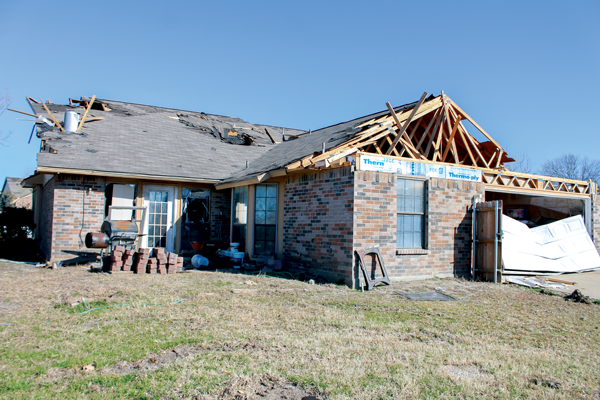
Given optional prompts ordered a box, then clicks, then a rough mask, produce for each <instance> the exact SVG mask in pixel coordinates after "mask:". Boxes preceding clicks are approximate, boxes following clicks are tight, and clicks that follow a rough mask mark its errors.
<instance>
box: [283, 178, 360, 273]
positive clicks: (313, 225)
mask: <svg viewBox="0 0 600 400" xmlns="http://www.w3.org/2000/svg"><path fill="white" fill-rule="evenodd" d="M353 179H354V178H353V173H352V171H351V170H350V168H338V169H333V170H323V171H315V172H311V173H308V174H304V175H294V176H290V177H288V178H287V180H286V182H285V206H284V220H283V252H284V258H285V261H286V262H287V263H291V264H296V265H298V264H302V265H303V266H305V267H309V268H310V270H311V272H313V273H318V274H320V275H323V276H326V277H328V278H329V279H332V280H334V281H343V282H344V283H345V284H347V285H352V281H353V276H352V210H353V203H354V199H353V197H354V194H353V192H354V190H353Z"/></svg>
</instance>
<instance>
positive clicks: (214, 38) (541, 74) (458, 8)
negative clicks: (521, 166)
mask: <svg viewBox="0 0 600 400" xmlns="http://www.w3.org/2000/svg"><path fill="white" fill-rule="evenodd" d="M58 4H60V5H58ZM599 17H600V2H598V1H584V0H582V1H575V2H564V1H560V2H559V1H502V2H482V1H455V2H446V1H427V2H414V1H411V2H402V1H370V2H353V1H343V2H342V1H339V2H333V1H303V2H298V3H292V2H281V1H253V2H240V1H227V2H226V1H221V2H215V1H212V2H204V1H194V2H192V1H190V2H186V1H169V2H162V1H144V2H141V1H140V2H137V1H120V2H113V1H103V2H100V3H98V2H83V1H77V2H68V1H61V2H47V1H27V2H15V1H4V2H0V38H1V39H0V91H2V92H4V91H6V92H7V93H8V95H9V96H10V97H11V99H12V103H11V108H16V109H19V110H24V111H30V109H29V106H28V104H27V102H26V100H25V96H32V97H34V98H37V97H38V96H41V97H42V98H43V99H44V100H47V99H50V100H52V102H54V103H63V104H64V103H67V102H68V98H69V97H71V98H77V99H78V98H79V97H81V96H92V95H94V94H95V95H97V96H98V97H100V98H105V99H113V100H121V101H128V102H135V103H142V104H151V105H157V106H165V107H172V108H180V109H185V110H191V111H199V112H200V111H202V112H207V113H215V114H221V115H230V116H236V117H241V118H243V119H245V120H247V121H249V122H253V123H266V124H272V125H279V126H285V127H291V128H299V129H309V128H310V129H313V130H314V129H318V128H321V127H324V126H327V125H331V124H334V123H338V122H341V121H346V120H349V119H353V118H356V117H359V116H363V115H366V114H370V113H372V112H376V111H380V110H383V109H385V102H387V101H389V102H391V103H392V104H393V105H395V106H396V105H401V104H405V103H408V102H412V101H416V100H418V99H419V97H420V96H421V94H422V93H423V92H424V91H426V92H428V93H433V94H436V95H438V94H440V92H441V91H442V90H444V92H445V93H446V94H448V95H449V96H450V97H451V98H452V99H453V100H454V101H456V102H457V103H458V104H459V105H460V106H461V107H462V108H463V109H464V110H465V111H466V112H467V113H469V114H470V115H471V116H472V117H473V118H474V119H475V120H476V121H477V122H478V123H479V124H480V125H481V126H482V127H483V128H484V129H486V131H487V132H488V133H490V134H491V135H492V136H493V137H494V139H496V140H497V141H498V142H499V143H500V144H501V145H502V146H503V147H504V148H505V149H506V150H507V151H508V153H509V155H512V156H515V155H518V154H520V153H524V152H526V153H528V154H529V157H530V158H531V160H532V161H533V162H534V163H535V164H536V166H537V167H538V168H539V167H540V166H541V164H542V163H543V162H544V161H545V160H547V159H550V158H553V157H557V156H559V155H561V154H565V153H573V154H580V155H583V156H588V157H591V158H600V156H597V149H598V148H600V138H599V135H598V134H599V133H600V132H599V130H600V128H599V126H600V124H598V116H599V115H600V113H599V111H600V107H599V104H600V103H599V102H598V100H597V96H598V93H600V90H599V89H600V77H599V72H600V24H599V23H598V20H599ZM22 117H23V118H27V117H25V116H20V115H18V114H15V113H13V112H9V111H5V112H4V113H3V114H2V115H1V116H0V130H1V131H3V132H4V133H7V132H12V135H11V136H10V137H9V138H8V140H6V142H5V143H4V144H5V145H6V146H0V179H1V181H2V182H3V181H4V177H5V176H26V175H28V174H30V173H32V172H33V171H34V170H35V166H36V164H35V159H36V153H37V151H38V149H39V139H37V138H34V139H33V140H32V143H31V144H29V145H28V144H27V140H28V139H29V134H30V132H31V128H32V122H26V121H17V120H16V119H17V118H22ZM471 133H476V132H473V131H471Z"/></svg>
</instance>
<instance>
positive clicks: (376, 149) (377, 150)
mask: <svg viewBox="0 0 600 400" xmlns="http://www.w3.org/2000/svg"><path fill="white" fill-rule="evenodd" d="M372 146H373V147H375V151H376V152H377V153H379V154H383V152H382V151H381V149H380V148H379V146H377V143H373V145H372Z"/></svg>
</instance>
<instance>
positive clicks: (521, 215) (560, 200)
mask: <svg viewBox="0 0 600 400" xmlns="http://www.w3.org/2000/svg"><path fill="white" fill-rule="evenodd" d="M494 200H502V214H504V215H507V216H509V217H511V218H513V219H516V220H517V221H519V222H522V223H524V224H525V225H527V226H528V227H530V228H535V227H538V226H542V225H547V224H549V223H552V222H556V221H560V220H562V219H565V218H569V217H574V216H576V215H581V216H582V217H583V220H584V221H585V224H586V228H587V230H588V232H589V233H590V234H591V220H590V218H589V214H590V213H589V212H588V211H587V210H588V209H587V207H588V206H589V204H587V203H589V198H586V199H582V198H573V197H567V196H561V197H551V196H534V195H530V194H521V193H503V192H493V191H486V192H485V201H494ZM586 202H587V203H586ZM588 220H590V221H588Z"/></svg>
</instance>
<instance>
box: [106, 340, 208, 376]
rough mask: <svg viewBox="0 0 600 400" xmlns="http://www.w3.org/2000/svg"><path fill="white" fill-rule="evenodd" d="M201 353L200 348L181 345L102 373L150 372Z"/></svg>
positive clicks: (116, 366) (117, 365)
mask: <svg viewBox="0 0 600 400" xmlns="http://www.w3.org/2000/svg"><path fill="white" fill-rule="evenodd" d="M199 352H200V349H199V348H196V347H193V346H189V345H181V346H177V347H175V348H174V349H173V350H167V351H163V352H162V353H156V354H151V355H149V356H148V357H147V358H144V359H143V360H138V361H133V362H127V361H121V362H118V363H117V364H115V365H114V366H112V367H108V368H104V369H103V370H102V372H101V373H102V375H125V374H135V373H141V372H150V371H154V370H157V369H159V368H162V367H164V366H166V365H167V364H170V363H172V362H174V361H176V360H178V359H184V358H190V357H194V356H195V355H196V354H198V353H199Z"/></svg>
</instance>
